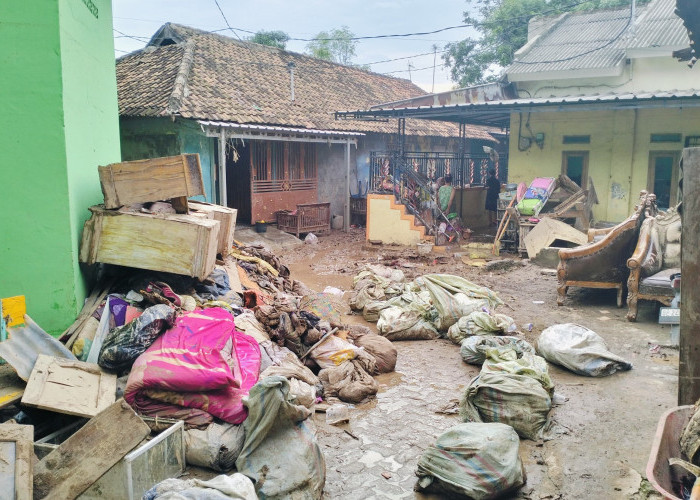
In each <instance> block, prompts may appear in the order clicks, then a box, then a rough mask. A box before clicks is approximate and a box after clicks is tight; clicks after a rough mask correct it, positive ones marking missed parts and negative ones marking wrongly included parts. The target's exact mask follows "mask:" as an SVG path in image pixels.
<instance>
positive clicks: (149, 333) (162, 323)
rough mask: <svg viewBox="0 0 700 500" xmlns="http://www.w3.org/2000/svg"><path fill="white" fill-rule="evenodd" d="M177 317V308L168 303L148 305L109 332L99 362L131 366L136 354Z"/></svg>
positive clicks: (122, 367)
mask: <svg viewBox="0 0 700 500" xmlns="http://www.w3.org/2000/svg"><path fill="white" fill-rule="evenodd" d="M175 317H176V312H175V309H173V308H172V307H170V306H167V305H165V304H158V305H155V306H152V307H149V308H148V309H146V310H145V311H144V312H143V314H142V315H141V316H139V317H138V318H136V319H135V320H133V321H132V322H130V323H127V324H126V325H124V326H120V327H118V328H115V329H114V330H112V331H111V332H109V333H108V334H107V337H106V338H105V339H104V341H103V343H102V348H101V349H100V355H99V357H98V358H97V364H98V365H100V366H101V367H102V368H106V369H108V370H113V371H122V370H126V369H129V368H131V365H133V364H134V361H135V360H136V358H138V357H139V356H140V355H141V354H143V353H144V352H145V351H146V349H148V348H149V347H150V346H151V344H153V342H154V341H155V340H156V339H157V338H158V336H159V335H160V334H161V333H163V332H164V331H165V330H167V329H168V328H170V327H171V326H172V325H173V323H174V322H175Z"/></svg>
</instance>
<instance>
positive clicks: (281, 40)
mask: <svg viewBox="0 0 700 500" xmlns="http://www.w3.org/2000/svg"><path fill="white" fill-rule="evenodd" d="M248 40H249V41H251V42H253V43H259V44H260V45H269V46H270V47H276V48H278V49H282V50H284V49H285V48H286V47H287V42H288V41H289V35H288V34H287V33H285V32H284V31H265V30H260V31H258V32H257V33H255V35H253V36H251V37H250V38H248Z"/></svg>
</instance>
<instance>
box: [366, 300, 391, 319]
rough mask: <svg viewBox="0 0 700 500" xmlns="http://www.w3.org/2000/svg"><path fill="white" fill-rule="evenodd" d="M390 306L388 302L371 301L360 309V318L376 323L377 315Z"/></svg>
mask: <svg viewBox="0 0 700 500" xmlns="http://www.w3.org/2000/svg"><path fill="white" fill-rule="evenodd" d="M390 305H391V304H390V303H389V301H388V300H372V301H370V302H367V303H366V304H365V306H364V308H363V309H362V317H363V318H365V321H369V322H370V323H376V322H377V321H379V313H380V312H381V311H382V309H386V308H387V307H389V306H390Z"/></svg>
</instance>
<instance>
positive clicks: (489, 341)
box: [459, 335, 535, 365]
mask: <svg viewBox="0 0 700 500" xmlns="http://www.w3.org/2000/svg"><path fill="white" fill-rule="evenodd" d="M494 347H510V348H511V349H513V350H514V351H515V352H516V353H517V354H518V357H520V356H521V355H522V354H523V353H526V352H528V353H530V354H535V348H534V347H532V346H531V345H530V344H529V343H528V342H527V341H525V340H523V339H521V338H518V337H511V336H507V335H506V336H499V335H476V336H473V337H467V338H466V339H464V340H463V341H462V344H461V347H460V348H459V354H460V355H461V356H462V360H463V361H464V362H465V363H469V364H470V365H480V364H483V362H484V360H485V359H486V353H487V352H488V350H489V349H492V348H494Z"/></svg>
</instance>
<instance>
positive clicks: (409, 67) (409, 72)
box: [408, 61, 413, 82]
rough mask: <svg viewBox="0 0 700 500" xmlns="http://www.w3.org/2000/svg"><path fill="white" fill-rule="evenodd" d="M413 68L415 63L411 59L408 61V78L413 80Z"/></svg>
mask: <svg viewBox="0 0 700 500" xmlns="http://www.w3.org/2000/svg"><path fill="white" fill-rule="evenodd" d="M412 69H413V64H411V61H408V80H409V81H411V82H412V81H413V78H412V77H411V70H412Z"/></svg>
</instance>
